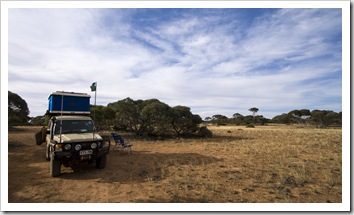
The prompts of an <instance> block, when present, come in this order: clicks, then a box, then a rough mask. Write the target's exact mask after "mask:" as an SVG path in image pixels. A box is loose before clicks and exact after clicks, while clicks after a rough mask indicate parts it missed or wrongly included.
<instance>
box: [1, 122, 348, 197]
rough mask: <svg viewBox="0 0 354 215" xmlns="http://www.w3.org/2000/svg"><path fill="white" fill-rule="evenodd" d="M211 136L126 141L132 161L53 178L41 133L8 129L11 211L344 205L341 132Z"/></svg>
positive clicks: (222, 130) (116, 156) (222, 131)
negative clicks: (73, 206) (71, 206)
mask: <svg viewBox="0 0 354 215" xmlns="http://www.w3.org/2000/svg"><path fill="white" fill-rule="evenodd" d="M208 128H209V129H210V130H212V131H213V134H214V137H213V138H211V139H178V140H165V141H144V140H135V139H131V140H130V142H131V143H132V144H133V145H134V146H133V147H132V150H133V151H132V154H131V155H130V156H129V155H128V153H127V152H120V153H118V151H111V152H110V154H109V155H108V162H107V166H106V168H105V169H96V168H95V166H94V165H93V164H92V165H89V164H82V165H80V166H77V167H75V168H73V169H72V168H67V167H62V173H63V174H62V175H61V176H59V177H57V178H52V177H50V176H49V162H48V161H46V160H45V146H44V145H39V146H38V145H36V143H35V139H34V134H35V133H36V132H37V131H39V129H40V128H39V127H17V128H15V129H11V130H9V143H8V144H9V151H8V161H9V169H8V172H9V175H8V192H9V197H8V198H9V203H48V202H53V203H85V202H88V203H96V202H99V203H113V202H124V203H129V202H134V203H165V202H169V203H175V202H178V203H179V202H185V203H227V202H233V203H252V202H255V203H273V202H278V203H283V202H286V203H330V202H334V203H341V202H342V154H341V153H342V130H341V129H315V128H306V127H305V128H299V127H297V126H285V125H281V126H275V125H269V126H257V127H256V128H245V127H244V126H220V127H215V126H209V127H208ZM112 144H113V143H112ZM58 185H60V189H58Z"/></svg>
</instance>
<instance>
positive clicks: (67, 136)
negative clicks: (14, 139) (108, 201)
mask: <svg viewBox="0 0 354 215" xmlns="http://www.w3.org/2000/svg"><path fill="white" fill-rule="evenodd" d="M89 99H90V96H89V95H87V94H85V93H73V92H63V91H57V92H55V93H52V94H51V95H50V96H49V98H48V100H49V105H48V111H47V113H46V115H48V116H50V120H49V122H48V127H47V129H46V132H45V129H42V131H41V132H39V133H38V134H36V141H37V144H38V145H41V144H42V143H43V142H45V143H46V154H45V155H46V159H47V160H50V175H51V176H52V177H56V176H59V175H60V174H61V166H62V165H64V166H65V167H72V166H74V165H77V164H78V163H80V162H89V163H95V164H96V167H97V168H99V169H103V168H105V166H106V162H107V154H108V153H109V148H110V145H111V144H110V139H103V138H102V137H101V136H100V135H99V134H98V133H97V132H96V129H95V126H94V121H93V120H92V119H91V118H90V117H89V115H90V103H89V102H90V101H89ZM40 135H41V136H40Z"/></svg>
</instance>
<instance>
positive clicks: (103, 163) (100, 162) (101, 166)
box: [96, 155, 107, 169]
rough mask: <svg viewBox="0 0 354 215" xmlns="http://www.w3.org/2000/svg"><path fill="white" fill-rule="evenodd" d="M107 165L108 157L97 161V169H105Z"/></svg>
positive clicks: (105, 156)
mask: <svg viewBox="0 0 354 215" xmlns="http://www.w3.org/2000/svg"><path fill="white" fill-rule="evenodd" d="M106 163H107V155H103V156H102V157H100V158H98V159H97V160H96V167H97V169H104V168H105V167H106Z"/></svg>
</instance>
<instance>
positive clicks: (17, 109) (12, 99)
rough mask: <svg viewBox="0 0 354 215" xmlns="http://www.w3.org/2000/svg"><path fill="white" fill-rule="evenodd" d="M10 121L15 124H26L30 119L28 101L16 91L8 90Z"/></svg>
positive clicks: (11, 124) (10, 123)
mask: <svg viewBox="0 0 354 215" xmlns="http://www.w3.org/2000/svg"><path fill="white" fill-rule="evenodd" d="M8 96H9V100H8V116H9V119H8V123H9V125H10V126H13V125H26V124H28V120H29V119H30V117H29V116H28V115H29V113H30V112H29V109H28V106H27V102H26V101H25V100H24V99H22V98H21V97H20V96H19V95H17V94H16V93H12V92H11V91H8Z"/></svg>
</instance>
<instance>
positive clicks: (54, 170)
mask: <svg viewBox="0 0 354 215" xmlns="http://www.w3.org/2000/svg"><path fill="white" fill-rule="evenodd" d="M60 173H61V162H60V161H59V160H55V159H54V153H51V155H50V175H51V176H52V177H56V176H59V175H60Z"/></svg>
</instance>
